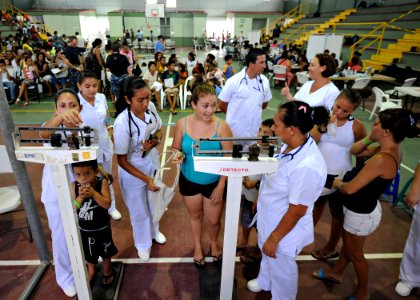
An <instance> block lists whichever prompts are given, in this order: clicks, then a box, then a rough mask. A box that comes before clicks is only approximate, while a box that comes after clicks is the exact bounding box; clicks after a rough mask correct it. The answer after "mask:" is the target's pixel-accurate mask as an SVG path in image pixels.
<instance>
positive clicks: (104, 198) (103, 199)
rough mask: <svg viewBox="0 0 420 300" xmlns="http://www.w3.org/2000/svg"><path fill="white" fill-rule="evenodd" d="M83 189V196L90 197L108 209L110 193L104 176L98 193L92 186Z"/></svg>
mask: <svg viewBox="0 0 420 300" xmlns="http://www.w3.org/2000/svg"><path fill="white" fill-rule="evenodd" d="M85 189H86V191H85V196H86V197H87V198H90V197H92V198H93V200H95V201H96V203H98V204H99V206H100V207H102V208H105V209H108V208H110V207H111V195H110V193H109V187H108V180H106V178H102V189H101V192H100V193H99V192H97V191H95V189H94V188H93V187H92V186H90V187H88V188H85ZM76 201H77V199H76Z"/></svg>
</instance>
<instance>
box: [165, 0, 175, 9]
mask: <svg viewBox="0 0 420 300" xmlns="http://www.w3.org/2000/svg"><path fill="white" fill-rule="evenodd" d="M166 7H169V8H176V0H166Z"/></svg>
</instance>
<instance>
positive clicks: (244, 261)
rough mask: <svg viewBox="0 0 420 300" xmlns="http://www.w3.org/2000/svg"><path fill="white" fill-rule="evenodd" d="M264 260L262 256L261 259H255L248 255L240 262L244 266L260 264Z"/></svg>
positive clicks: (242, 257)
mask: <svg viewBox="0 0 420 300" xmlns="http://www.w3.org/2000/svg"><path fill="white" fill-rule="evenodd" d="M261 259H262V256H259V257H255V256H252V255H250V254H246V255H242V256H241V257H240V258H239V260H240V261H241V263H243V264H252V263H256V262H260V261H261Z"/></svg>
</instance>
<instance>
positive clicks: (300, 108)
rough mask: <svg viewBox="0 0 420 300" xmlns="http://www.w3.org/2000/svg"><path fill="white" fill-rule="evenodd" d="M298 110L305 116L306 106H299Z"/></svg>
mask: <svg viewBox="0 0 420 300" xmlns="http://www.w3.org/2000/svg"><path fill="white" fill-rule="evenodd" d="M298 110H303V113H304V114H306V106H305V105H301V106H299V108H298Z"/></svg>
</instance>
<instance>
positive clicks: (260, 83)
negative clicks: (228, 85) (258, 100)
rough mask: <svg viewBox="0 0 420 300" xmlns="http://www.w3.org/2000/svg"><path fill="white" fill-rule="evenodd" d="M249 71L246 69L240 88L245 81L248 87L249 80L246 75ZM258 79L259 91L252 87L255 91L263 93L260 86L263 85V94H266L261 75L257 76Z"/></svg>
mask: <svg viewBox="0 0 420 300" xmlns="http://www.w3.org/2000/svg"><path fill="white" fill-rule="evenodd" d="M247 70H248V68H245V72H244V77H243V78H242V79H241V81H239V86H241V84H242V81H243V80H245V83H246V85H248V79H247V78H246V76H247V75H248V74H247V73H246V71H247ZM248 77H249V76H248ZM256 78H257V82H258V89H256V88H255V87H252V88H253V89H254V90H257V91H259V92H261V90H260V85H261V88H262V93H263V94H265V89H264V84H263V81H262V79H261V75H260V74H257V77H256Z"/></svg>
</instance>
